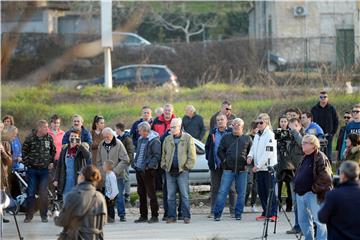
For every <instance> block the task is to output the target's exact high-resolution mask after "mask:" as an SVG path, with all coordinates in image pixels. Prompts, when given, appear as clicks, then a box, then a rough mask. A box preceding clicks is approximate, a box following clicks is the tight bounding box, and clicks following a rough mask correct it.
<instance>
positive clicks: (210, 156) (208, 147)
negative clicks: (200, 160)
mask: <svg viewBox="0 0 360 240" xmlns="http://www.w3.org/2000/svg"><path fill="white" fill-rule="evenodd" d="M216 129H217V128H213V129H212V130H211V131H210V133H209V136H208V137H207V139H206V143H205V158H206V160H207V161H208V166H209V169H210V170H215V157H214V154H216V153H215V150H214V147H215V133H216ZM226 133H231V129H229V128H227V129H225V133H224V134H226Z"/></svg>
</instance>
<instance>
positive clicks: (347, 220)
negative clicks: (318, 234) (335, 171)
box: [318, 161, 360, 240]
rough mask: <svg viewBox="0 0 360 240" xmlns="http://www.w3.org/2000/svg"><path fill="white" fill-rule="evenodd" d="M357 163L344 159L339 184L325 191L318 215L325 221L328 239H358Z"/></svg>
mask: <svg viewBox="0 0 360 240" xmlns="http://www.w3.org/2000/svg"><path fill="white" fill-rule="evenodd" d="M359 173H360V169H359V165H358V164H357V163H356V162H353V161H345V162H343V163H342V164H341V166H340V185H339V186H338V187H337V188H335V189H334V190H332V191H330V192H327V194H326V195H325V202H324V205H323V207H322V208H321V209H320V211H319V213H318V216H319V220H320V222H322V223H326V225H327V230H328V236H327V239H328V240H338V239H360V228H359V222H360V214H359V209H360V198H359V196H360V185H359V182H358V179H359Z"/></svg>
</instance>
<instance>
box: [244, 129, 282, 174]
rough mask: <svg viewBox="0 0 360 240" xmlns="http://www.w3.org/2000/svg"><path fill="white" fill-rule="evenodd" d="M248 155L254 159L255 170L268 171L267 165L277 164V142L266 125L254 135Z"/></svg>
mask: <svg viewBox="0 0 360 240" xmlns="http://www.w3.org/2000/svg"><path fill="white" fill-rule="evenodd" d="M248 157H251V158H252V159H253V161H254V166H256V168H257V171H268V168H267V167H268V166H272V167H273V166H275V165H276V164H277V144H276V140H275V135H274V132H273V131H271V130H270V128H269V126H267V127H266V128H265V129H264V131H263V133H262V134H261V135H260V133H257V134H256V135H255V137H254V141H253V144H252V146H251V149H250V152H249V154H248Z"/></svg>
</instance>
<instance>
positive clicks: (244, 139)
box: [214, 118, 252, 221]
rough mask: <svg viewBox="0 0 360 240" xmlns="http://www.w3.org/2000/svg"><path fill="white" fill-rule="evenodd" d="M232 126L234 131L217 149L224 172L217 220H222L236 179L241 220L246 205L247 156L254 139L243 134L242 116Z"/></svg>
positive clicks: (215, 217)
mask: <svg viewBox="0 0 360 240" xmlns="http://www.w3.org/2000/svg"><path fill="white" fill-rule="evenodd" d="M232 126H233V128H232V133H228V134H226V135H225V136H223V137H222V138H221V141H220V145H219V147H218V151H217V155H218V157H219V159H220V161H221V167H222V169H223V173H222V176H221V183H220V189H219V192H218V194H217V198H216V203H215V207H214V220H215V221H220V218H221V214H222V211H223V210H224V207H225V202H226V197H227V195H228V193H229V191H230V188H231V185H232V184H233V181H234V180H235V186H236V192H237V194H238V196H237V200H236V206H235V219H236V220H241V215H242V213H243V211H244V206H245V193H246V184H247V174H248V173H247V168H246V165H247V162H246V156H247V154H248V153H249V151H250V148H251V144H252V140H251V137H250V136H248V135H244V134H243V129H244V121H243V120H242V119H241V118H235V119H234V120H233V123H232Z"/></svg>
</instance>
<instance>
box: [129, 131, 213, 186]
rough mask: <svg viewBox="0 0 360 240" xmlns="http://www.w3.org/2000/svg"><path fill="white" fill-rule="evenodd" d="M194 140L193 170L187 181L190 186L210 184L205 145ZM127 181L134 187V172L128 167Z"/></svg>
mask: <svg viewBox="0 0 360 240" xmlns="http://www.w3.org/2000/svg"><path fill="white" fill-rule="evenodd" d="M193 139H194V143H195V147H196V162H195V166H194V168H193V169H191V170H190V173H189V181H190V184H191V185H200V184H204V185H205V184H206V185H208V184H210V170H209V167H208V163H207V160H206V158H205V145H204V143H202V142H201V141H199V140H197V139H195V138H193ZM129 172H130V174H129V175H130V176H129V181H130V184H131V185H132V186H136V185H137V182H136V176H135V170H134V169H133V168H132V167H130V169H129Z"/></svg>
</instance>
